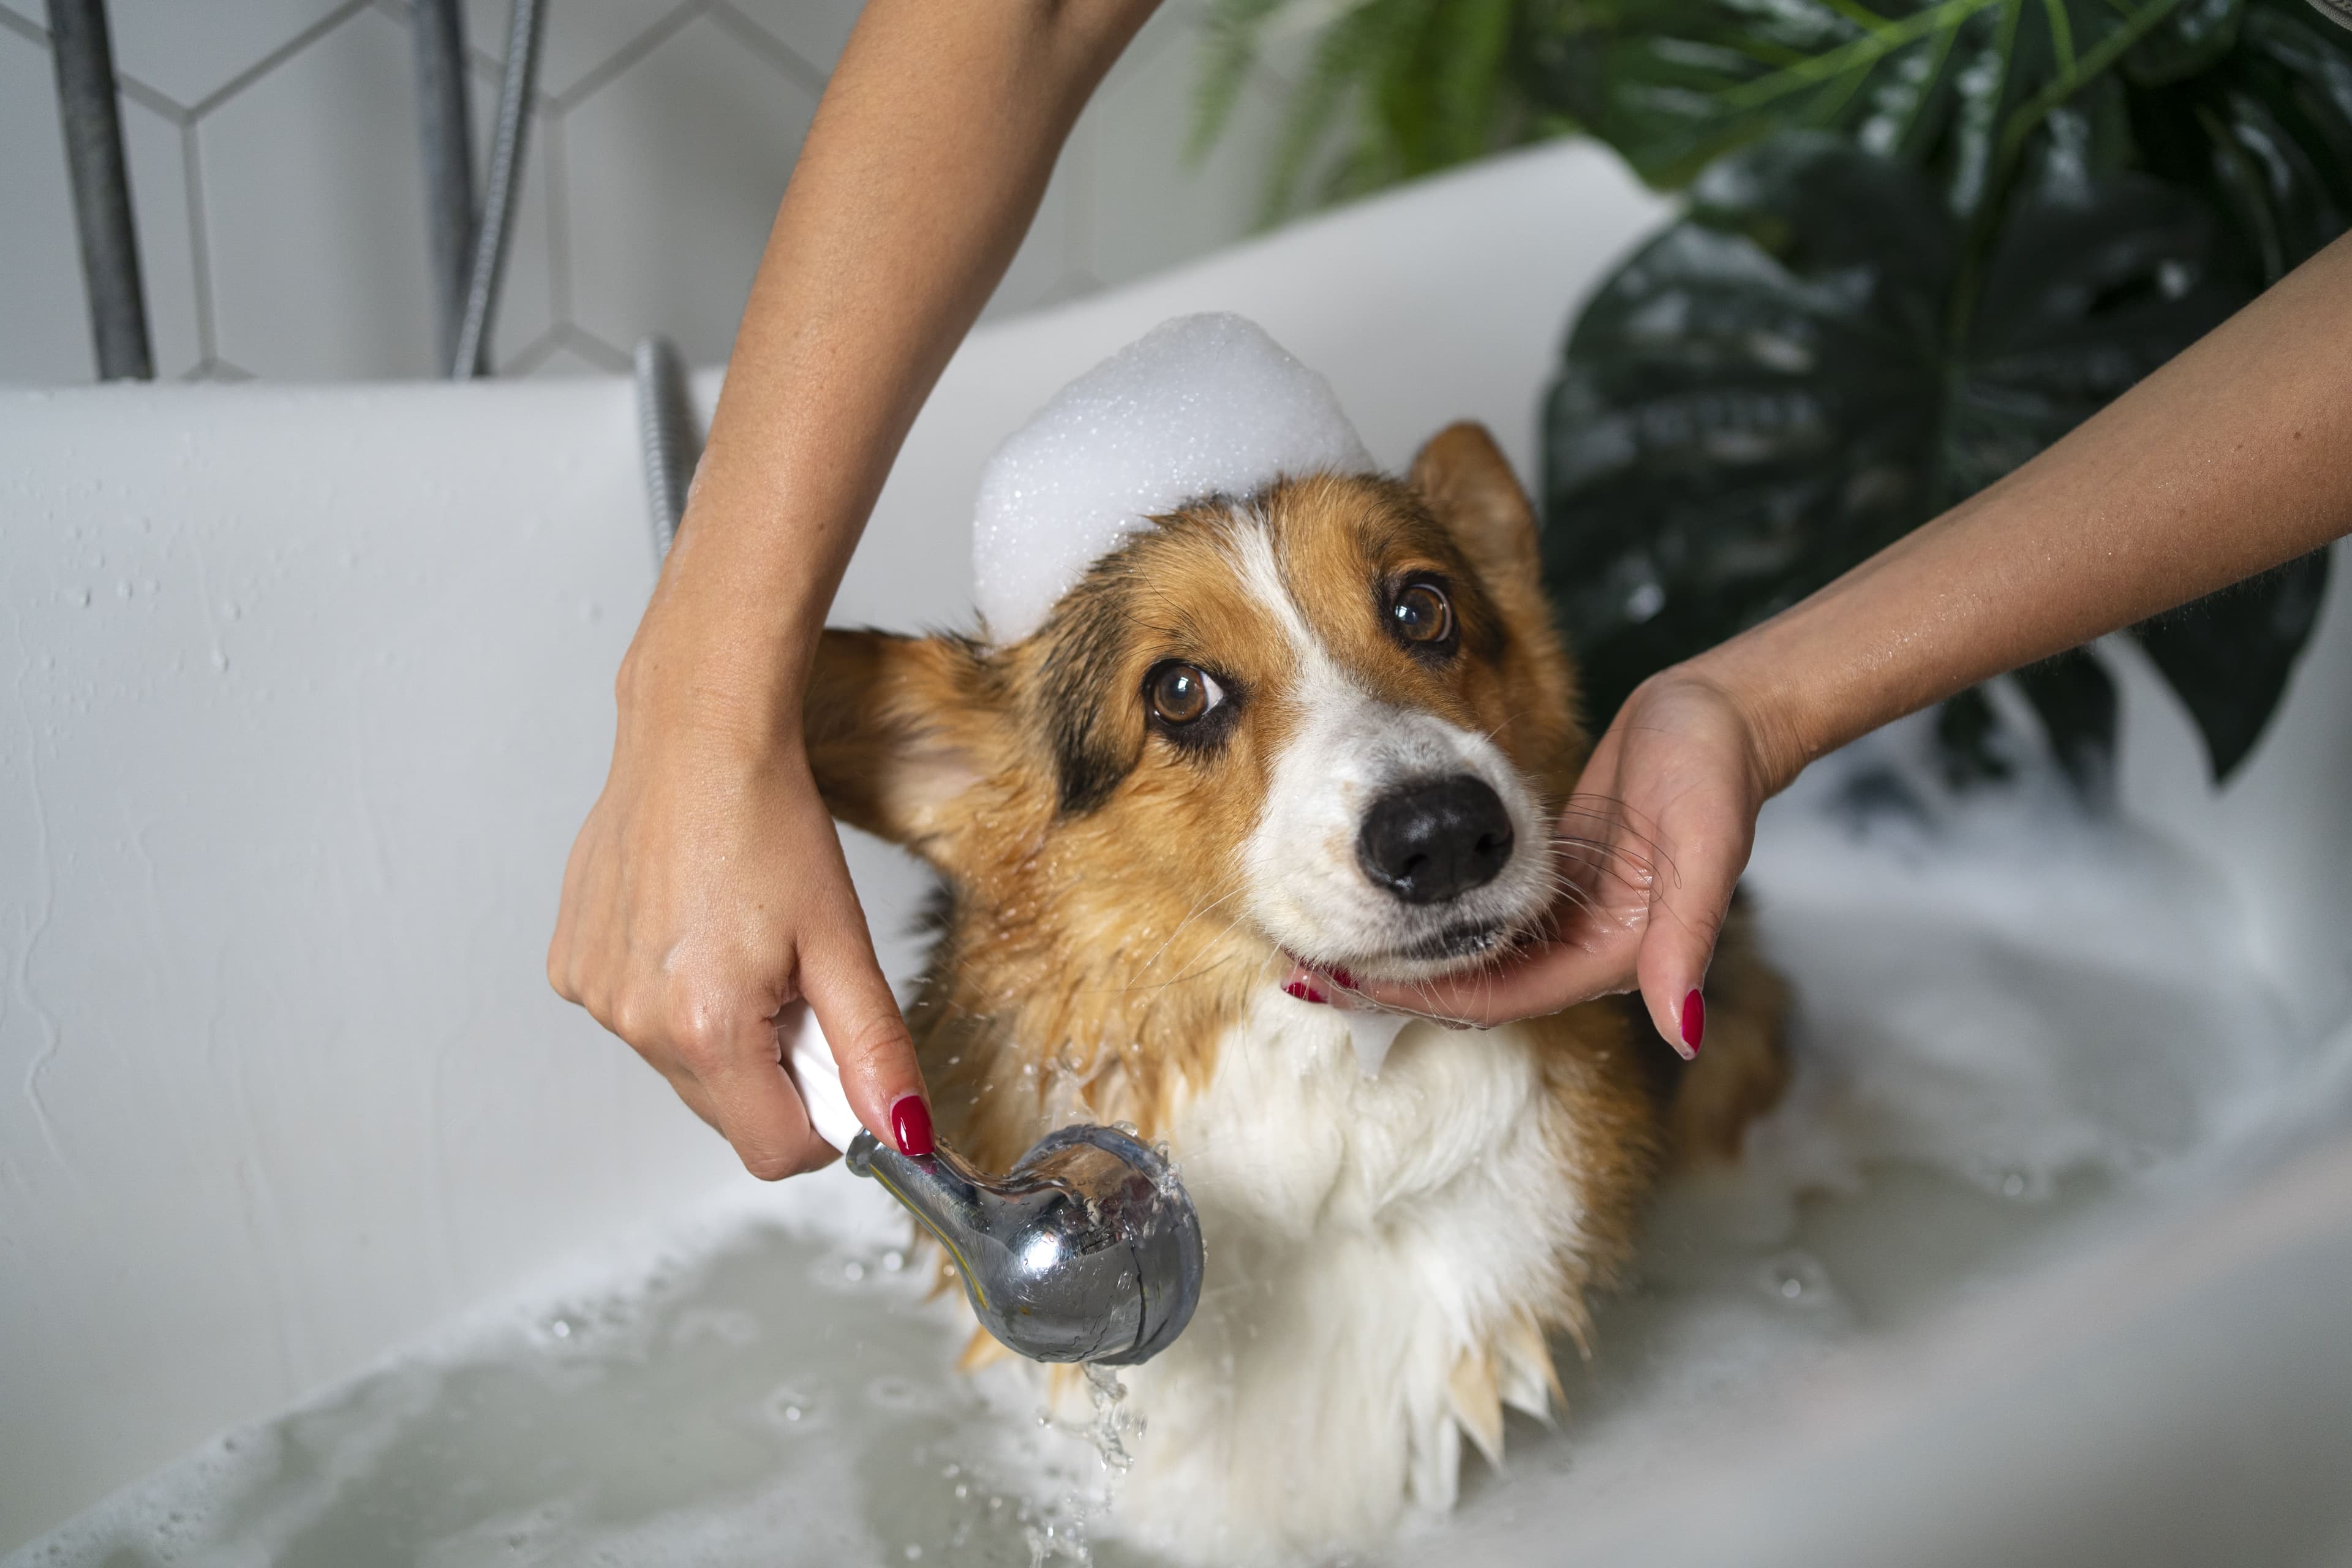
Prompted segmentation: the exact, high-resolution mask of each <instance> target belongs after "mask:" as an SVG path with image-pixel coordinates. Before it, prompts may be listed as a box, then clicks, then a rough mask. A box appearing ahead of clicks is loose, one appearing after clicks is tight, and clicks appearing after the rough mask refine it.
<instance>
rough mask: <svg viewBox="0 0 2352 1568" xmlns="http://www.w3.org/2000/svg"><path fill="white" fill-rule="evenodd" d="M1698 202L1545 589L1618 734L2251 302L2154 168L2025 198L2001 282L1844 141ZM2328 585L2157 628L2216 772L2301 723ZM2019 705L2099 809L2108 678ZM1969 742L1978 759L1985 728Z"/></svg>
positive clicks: (2032, 688)
mask: <svg viewBox="0 0 2352 1568" xmlns="http://www.w3.org/2000/svg"><path fill="white" fill-rule="evenodd" d="M1692 195H1693V204H1692V207H1691V210H1690V213H1689V216H1687V217H1686V218H1685V219H1684V220H1683V221H1681V222H1679V223H1677V224H1675V225H1674V226H1671V227H1670V228H1668V229H1667V230H1666V231H1665V232H1664V234H1662V235H1660V236H1659V237H1657V238H1655V239H1654V240H1653V241H1652V242H1651V243H1650V244H1648V245H1647V246H1645V247H1643V248H1642V249H1641V250H1640V251H1639V252H1637V253H1636V254H1635V255H1634V256H1633V258H1632V259H1631V260H1629V261H1628V262H1626V263H1625V265H1624V266H1623V267H1622V268H1621V269H1620V270H1619V271H1618V272H1617V274H1616V275H1615V276H1614V277H1613V278H1612V279H1610V280H1609V281H1608V283H1606V284H1605V285H1604V286H1603V287H1602V289H1601V292H1600V293H1599V294H1598V295H1597V296H1596V297H1595V298H1594V299H1593V300H1592V301H1591V304H1590V305H1589V306H1588V307H1587V308H1586V310H1585V311H1584V313H1583V315H1582V317H1581V319H1580V321H1578V323H1577V326H1576V328H1575V331H1574V332H1573V334H1572V336H1571V338H1570V342H1569V345H1568V352H1567V357H1566V363H1565V364H1564V366H1563V369H1562V372H1561V374H1560V376H1559V381H1558V382H1557V383H1556V384H1555V385H1554V387H1553V390H1552V393H1551V395H1550V399H1549V407H1548V410H1547V450H1546V474H1545V508H1546V514H1547V526H1546V530H1545V538H1544V552H1545V562H1544V565H1545V575H1546V580H1547V583H1548V584H1549V588H1550V591H1551V594H1552V596H1553V601H1554V603H1555V604H1556V605H1559V607H1560V610H1561V615H1562V618H1563V621H1564V623H1565V625H1566V626H1567V628H1568V631H1569V635H1570V637H1571V638H1572V639H1573V640H1574V642H1575V644H1576V646H1577V647H1578V650H1579V652H1580V655H1581V657H1582V658H1583V660H1584V663H1585V669H1586V677H1587V681H1588V689H1589V691H1590V694H1591V700H1592V702H1593V705H1594V712H1595V717H1597V718H1605V717H1606V716H1607V715H1608V714H1609V713H1611V712H1612V711H1614V710H1615V707H1616V705H1617V704H1618V703H1619V702H1620V701H1622V700H1623V698H1624V696H1625V694H1626V693H1627V692H1628V691H1629V690H1631V689H1632V688H1633V686H1634V685H1635V684H1636V683H1637V682H1639V681H1640V680H1641V679H1643V677H1644V676H1646V675H1648V674H1650V673H1651V672H1653V671H1654V670H1656V669H1658V668H1663V667H1664V666H1665V665H1667V664H1669V663H1672V662H1674V661H1675V660H1677V659H1680V658H1686V657H1688V656H1690V655H1692V654H1695V653H1697V652H1698V651H1700V650H1701V649H1703V648H1705V647H1709V646H1711V645H1712V644H1714V643H1716V642H1717V641H1720V640H1721V639H1722V638H1724V637H1728V636H1730V635H1732V634H1733V633H1735V632H1737V631H1738V630H1740V629H1741V628H1743V627H1745V626H1750V625H1752V624H1754V623H1755V622H1757V621H1759V620H1761V619H1762V618H1764V617H1765V616H1769V615H1770V614H1772V613H1773V612H1775V611H1777V610H1780V609H1781V608H1784V607H1786V606H1787V605H1791V604H1793V603H1795V602H1796V601H1797V600H1798V599H1800V598H1801V597H1803V596H1804V595H1807V594H1809V593H1811V592H1812V591H1813V590H1814V589H1815V588H1817V587H1820V586H1821V585H1822V584H1824V583H1826V582H1828V581H1829V580H1830V579H1831V578H1832V577H1834V576H1836V575H1838V574H1840V573H1842V572H1843V571H1844V570H1845V569H1846V568H1848V567H1849V566H1852V565H1853V564H1854V563H1857V562H1859V561H1861V560H1862V559H1863V558H1864V556H1866V555H1868V554H1870V553H1872V552H1874V551H1876V550H1878V549H1879V548H1881V547H1882V546H1884V545H1885V544H1887V543H1889V542H1892V541H1893V540H1895V538H1897V537H1899V536H1900V535H1901V534H1903V533H1905V532H1906V531H1909V530H1910V529H1911V528H1913V527H1916V525H1917V524H1918V523H1920V522H1922V521H1926V520H1927V518H1929V517H1931V516H1933V515H1935V514H1936V513H1937V512H1938V511H1940V510H1944V509H1945V508H1946V507H1948V506H1950V505H1951V504H1953V503H1954V502H1956V501H1958V500H1963V499H1965V498H1966V497H1967V496H1969V495H1970V494H1972V493H1974V492H1975V491H1976V490H1978V489H1981V488H1982V487H1983V486H1985V485H1986V484H1989V483H1990V482H1991V481H1992V480H1994V479H1998V478H2000V476H2001V475H2003V474H2005V473H2007V472H2009V471H2010V470H2011V468H2015V467H2016V466H2017V465H2018V464H2020V463H2021V462H2023V461H2025V460H2026V459H2027V458H2031V457H2032V456H2033V455H2034V454H2035V453H2037V452H2039V451H2041V450H2042V448H2043V447H2046V446H2048V445H2049V444H2050V443H2051V442H2053V441H2054V440H2056V439H2057V438H2058V437H2061V436H2063V435H2064V434H2065V433H2066V432H2067V431H2068V430H2070V429H2072V428H2073V427H2074V426H2075V425H2076V424H2078V423H2080V422H2081V421H2082V420H2083V419H2084V418H2085V417H2087V416H2089V415H2091V414H2093V413H2095V411H2096V410H2097V409H2099V408H2100V407H2102V406H2103V405H2105V404H2106V403H2107V402H2108V401H2109V400H2111V399H2112V398H2114V397H2115V396H2116V395H2118V394H2119V393H2121V392H2123V391H2124V390H2125V389H2126V388H2127V387H2129V386H2130V385H2131V384H2133V383H2134V382H2136V381H2137V380H2138V379H2139V378H2140V377H2142V376H2144V375H2146V374H2147V373H2148V372H2149V371H2151V370H2153V369H2155V368H2156V367H2157V366H2158V365H2159V364H2161V363H2164V362H2165V361H2166V360H2168V359H2169V358H2170V357H2171V356H2172V355H2173V354H2175V353H2179V351H2180V350H2181V349H2182V348H2184V347H2186V346H2187V345H2188V344H2189V342H2192V341H2194V340H2195V339H2196V338H2197V337H2198V336H2200V334H2202V333H2203V332H2205V331H2207V330H2209V329H2210V328H2211V327H2212V326H2214V325H2215V324H2216V323H2218V322H2219V321H2221V319H2222V318H2223V317H2225V316H2226V315H2228V314H2229V312H2230V311H2231V310H2234V309H2235V308H2236V307H2237V306H2238V305H2239V304H2241V303H2242V302H2243V300H2245V298H2247V296H2248V293H2249V291H2250V289H2251V285H2250V284H2249V283H2248V282H2246V281H2245V280H2244V279H2242V277H2241V276H2240V274H2239V272H2238V270H2237V269H2236V268H2234V267H2232V266H2230V265H2228V264H2227V263H2226V253H2225V252H2224V250H2223V248H2222V247H2221V244H2220V239H2219V234H2218V226H2217V224H2216V222H2215V220H2214V217H2213V215H2212V212H2211V210H2210V208H2209V207H2208V206H2207V205H2206V204H2205V202H2204V201H2203V200H2202V199H2201V198H2200V197H2199V196H2198V195H2196V194H2194V193H2193V192H2189V191H2187V190H2183V189H2180V188H2179V187H2175V186H2171V185H2168V184H2162V183H2160V182H2158V181H2155V180H2153V179H2150V178H2147V177H2146V176H2143V175H2135V174H2116V175H2112V176H2108V177H2105V178H2089V177H2084V176H2082V175H2081V174H2080V173H2079V171H2078V172H2077V174H2076V175H2075V176H2074V177H2070V178H2065V179H2059V178H2050V179H2045V180H2044V181H2042V183H2041V184H2038V185H2036V186H2035V187H2033V188H2032V189H2030V190H2025V191H2022V192H2021V193H2020V194H2019V195H2016V196H2014V197H2013V198H2012V199H2011V201H2010V202H2009V203H2008V204H2007V205H2006V206H2005V208H2004V210H2003V212H2002V216H2001V222H2000V226H1999V228H1998V230H1997V232H1996V233H1995V234H1994V235H1993V237H1992V242H1991V244H1990V247H1989V248H1988V249H1986V250H1985V252H1984V253H1983V254H1984V255H1985V257H1986V260H1985V262H1984V264H1983V265H1982V267H1981V268H1980V270H1972V269H1971V268H1970V267H1969V264H1968V262H1967V259H1966V258H1967V255H1968V247H1966V246H1965V245H1964V244H1963V243H1962V236H1961V233H1960V225H1959V220H1958V219H1956V218H1955V217H1954V216H1952V215H1951V211H1950V208H1949V207H1948V205H1947V204H1946V202H1945V201H1944V199H1943V196H1942V193H1941V192H1940V191H1939V190H1938V189H1937V186H1936V184H1934V182H1933V181H1931V180H1930V179H1929V178H1928V177H1927V175H1925V174H1922V173H1921V172H1919V171H1918V170H1916V168H1913V167H1911V166H1908V165H1906V164H1903V163H1895V162H1894V161H1891V160H1888V159H1884V158H1880V157H1876V156H1874V155H1872V154H1870V153H1864V152H1862V151H1860V150H1858V149H1856V148H1855V147H1853V145H1852V144H1851V143H1849V142H1844V141H1842V140H1839V139H1835V138H1832V137H1828V136H1823V135H1806V134H1798V135H1789V136H1782V137H1779V138H1775V139H1773V140H1772V141H1769V142H1764V143H1762V144H1760V145H1759V146H1756V147H1754V148H1751V149H1749V150H1748V151H1747V152H1745V153H1739V154H1737V155H1735V156H1733V157H1731V158H1728V159H1726V160H1724V161H1722V162H1720V163H1717V164H1716V165H1714V166H1713V167H1712V168H1710V169H1709V171H1708V172H1707V173H1706V174H1705V175H1704V176H1703V177H1702V178H1701V179H1700V180H1699V181H1698V183H1697V184H1696V185H1695V186H1694V187H1693V192H1692ZM2061 525H2063V524H2062V523H2060V522H2059V521H2056V520H2053V526H2061ZM2324 572H2325V564H2324V561H2322V562H2318V563H2308V564H2299V565H2298V567H2296V568H2294V569H2292V570H2291V571H2290V572H2289V574H2287V576H2286V577H2284V578H2282V579H2281V580H2280V584H2279V585H2278V586H2276V587H2272V588H2256V589H2252V590H2243V591H2241V592H2240V593H2239V594H2237V595H2231V596H2224V597H2222V598H2220V599H2217V600H2215V601H2210V602H2208V603H2207V604H2206V605H2204V606H2202V607H2200V609H2198V610H2196V611H2194V612H2192V613H2189V614H2187V615H2184V616H2182V617H2180V618H2178V619H2176V620H2168V621H2166V622H2163V623H2160V624H2158V626H2152V627H2150V628H2147V630H2146V631H2145V633H2144V640H2146V641H2147V645H2148V647H2149V651H2150V653H2151V654H2152V655H2153V656H2154V657H2155V658H2156V661H2157V664H2158V668H2161V669H2162V670H2163V671H2164V672H2165V674H2166V676H2167V677H2168V679H2170V680H2171V681H2172V682H2173V684H2174V685H2175V686H2176V687H2178V688H2179V689H2181V691H2182V694H2183V696H2184V697H2185V698H2186V699H2187V700H2189V707H2190V710H2191V711H2192V712H2193V713H2194V714H2195V715H2196V716H2197V719H2198V721H2199V723H2200V725H2201V726H2203V727H2204V729H2205V732H2206V735H2207V738H2208V742H2209V744H2210V747H2211V749H2212V753H2213V757H2214V760H2215V763H2216V767H2217V769H2222V768H2226V767H2227V766H2228V765H2231V764H2232V763H2235V761H2236V760H2238V758H2240V757H2242V755H2243V751H2244V744H2246V743H2251V739H2252V733H2253V732H2254V731H2259V729H2260V726H2261V722H2262V721H2263V718H2265V717H2266V716H2267V715H2268V712H2269V710H2270V709H2271V707H2273V705H2274V704H2275V702H2276V700H2277V697H2278V693H2279V685H2280V684H2281V683H2283V680H2284V669H2285V668H2286V666H2287V664H2288V663H2289V662H2291V661H2292V659H2293V658H2294V654H2295V652H2296V651H2297V650H2298V649H2299V648H2300V647H2301V646H2302V643H2303V641H2304V639H2305V637H2307V636H2308V633H2309V629H2310V623H2311V618H2312V614H2311V613H2312V611H2314V610H2315V605H2316V594H2315V583H2316V582H2317V581H2319V580H2320V576H2319V574H2324ZM2273 673H2275V675H2276V677H2277V679H2275V680H2273V679H2272V676H2273ZM2018 685H2019V689H2021V690H2022V691H2023V692H2024V694H2025V695H2026V697H2027V699H2028V700H2029V701H2031V702H2032V703H2033V704H2034V706H2035V708H2036V709H2037V710H2039V712H2040V713H2041V715H2042V720H2043V721H2044V723H2045V725H2046V727H2047V728H2048V729H2049V731H2050V732H2051V735H2052V738H2053V742H2054V747H2055V750H2056V752H2057V753H2058V755H2059V757H2060V758H2061V760H2062V762H2063V763H2065V765H2066V766H2067V768H2068V771H2069V772H2070V773H2072V774H2073V775H2074V777H2075V778H2076V780H2077V781H2078V782H2080V783H2083V784H2084V785H2085V787H2086V788H2089V787H2090V786H2091V785H2092V784H2093V783H2094V782H2095V779H2096V778H2098V777H2099V776H2100V775H2101V774H2102V773H2103V771H2104V768H2105V758H2106V755H2107V753H2108V752H2110V751H2111V750H2112V743H2113V735H2114V710H2115V701H2114V693H2113V691H2112V689H2111V688H2110V687H2109V686H2108V685H2107V683H2106V677H2105V672H2104V671H2103V670H2102V669H2101V668H2099V666H2098V665H2097V664H2096V662H2095V660H2092V659H2089V658H2074V659H2067V660H2060V661H2053V663H2052V664H2050V665H2047V666H2043V667H2039V668H2037V670H2035V671H2033V672H2029V673H2028V674H2026V675H2022V676H2021V678H2020V679H2019V682H2018ZM2249 716H2251V721H2252V728H2251V729H2249V728H2248V727H2247V724H2246V722H2245V721H2246V719H2247V718H2248V717H2249ZM1944 729H1945V730H1946V731H1949V733H1948V740H1951V741H1953V742H1955V743H1960V742H1965V741H1966V740H1967V738H1968V733H1969V730H1970V721H1969V716H1968V715H1967V714H1965V713H1963V714H1959V715H1957V716H1955V715H1948V716H1947V722H1946V724H1945V725H1944ZM1979 730H1980V726H1979ZM1979 752H1981V748H1980V747H1979ZM1958 761H1960V762H1963V763H1964V762H1965V759H1958Z"/></svg>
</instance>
